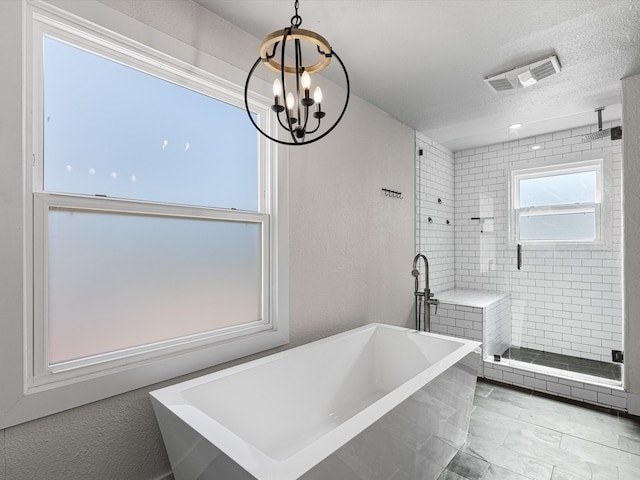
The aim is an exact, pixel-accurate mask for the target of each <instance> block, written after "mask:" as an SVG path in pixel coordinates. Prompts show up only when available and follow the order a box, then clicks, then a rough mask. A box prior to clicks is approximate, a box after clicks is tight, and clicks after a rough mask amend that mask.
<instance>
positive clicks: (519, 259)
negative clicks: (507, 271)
mask: <svg viewBox="0 0 640 480" xmlns="http://www.w3.org/2000/svg"><path fill="white" fill-rule="evenodd" d="M521 268H522V245H520V244H518V270H520V269H521Z"/></svg>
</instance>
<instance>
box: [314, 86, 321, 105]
mask: <svg viewBox="0 0 640 480" xmlns="http://www.w3.org/2000/svg"><path fill="white" fill-rule="evenodd" d="M313 100H314V101H315V102H316V103H322V90H321V89H320V87H316V89H315V90H314V91H313Z"/></svg>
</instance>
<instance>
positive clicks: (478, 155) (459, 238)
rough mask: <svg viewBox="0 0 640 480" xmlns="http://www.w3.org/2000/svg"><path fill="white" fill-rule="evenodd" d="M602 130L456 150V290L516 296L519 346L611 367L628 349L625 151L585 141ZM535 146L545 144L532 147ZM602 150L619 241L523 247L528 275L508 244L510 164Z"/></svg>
mask: <svg viewBox="0 0 640 480" xmlns="http://www.w3.org/2000/svg"><path fill="white" fill-rule="evenodd" d="M607 126H613V124H610V125H605V128H607ZM596 130H597V127H595V126H593V127H583V128H578V129H573V130H566V131H561V132H555V133H553V134H549V135H544V136H540V137H533V138H524V139H520V140H514V141H512V142H508V143H503V144H496V145H490V146H488V147H482V148H476V149H472V150H468V151H463V152H457V153H456V154H455V162H454V165H455V174H454V179H455V180H454V184H455V191H454V198H455V225H454V229H455V287H456V288H471V289H483V290H493V291H500V292H510V293H511V300H512V322H513V323H512V343H513V345H515V346H520V347H526V348H532V349H536V350H542V351H547V352H553V353H559V354H566V355H571V356H576V357H581V358H588V359H592V360H599V361H604V362H611V350H612V349H622V284H621V281H622V248H621V241H622V204H621V193H622V190H621V188H622V187H621V183H622V182H621V166H622V153H621V152H622V149H621V145H620V144H621V142H620V141H613V142H612V141H611V140H610V139H604V140H598V141H596V142H586V143H582V135H584V134H585V133H589V132H592V131H596ZM534 144H535V145H540V146H541V147H542V148H541V149H539V150H531V148H530V147H531V145H534ZM569 154H570V155H569ZM594 154H598V155H599V154H602V155H603V157H604V158H606V159H608V161H609V162H610V166H609V171H610V176H611V179H610V186H611V191H610V192H608V193H609V194H610V195H611V200H612V208H611V210H610V216H611V220H610V224H609V229H608V230H609V231H610V233H611V242H610V244H609V245H604V246H602V247H598V248H593V247H589V248H583V249H573V250H572V249H563V250H560V249H554V248H550V249H541V248H540V247H536V248H535V249H534V248H527V246H526V245H523V267H522V270H518V269H517V267H516V246H515V244H513V243H510V242H509V238H508V182H509V171H510V164H513V162H519V163H518V168H527V165H528V164H529V165H531V164H534V163H539V162H540V160H546V161H557V162H558V163H561V162H562V161H563V160H564V161H567V156H569V158H570V159H571V161H575V160H579V159H581V158H582V157H584V158H585V159H587V158H588V159H592V158H594ZM427 183H428V181H427ZM471 218H479V219H480V220H471Z"/></svg>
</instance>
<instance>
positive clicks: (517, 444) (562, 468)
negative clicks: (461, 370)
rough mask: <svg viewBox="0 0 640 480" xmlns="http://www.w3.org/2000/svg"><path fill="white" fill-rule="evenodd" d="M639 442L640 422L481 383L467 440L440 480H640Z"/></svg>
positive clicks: (629, 417)
mask: <svg viewBox="0 0 640 480" xmlns="http://www.w3.org/2000/svg"><path fill="white" fill-rule="evenodd" d="M633 439H640V418H638V417H634V416H629V415H625V414H620V413H618V412H615V411H611V410H607V409H602V408H596V407H587V406H583V405H577V404H575V403H571V402H564V401H562V400H559V399H557V398H551V397H548V396H546V395H543V394H539V393H536V392H533V391H531V390H526V389H522V388H517V387H512V386H507V385H503V384H499V383H495V382H489V381H485V380H480V379H479V380H478V385H477V388H476V395H475V399H474V409H473V412H472V414H471V422H470V425H469V434H468V436H467V441H466V443H465V445H464V446H463V447H462V449H461V450H460V451H459V452H458V454H457V455H456V456H455V457H454V458H453V460H452V461H451V463H450V464H449V465H448V466H447V468H446V470H445V471H444V472H443V473H442V475H440V477H439V478H438V480H511V479H514V480H637V479H638V478H640V452H639V451H638V450H637V449H636V445H635V441H634V440H633ZM628 440H631V441H630V442H629V441H628Z"/></svg>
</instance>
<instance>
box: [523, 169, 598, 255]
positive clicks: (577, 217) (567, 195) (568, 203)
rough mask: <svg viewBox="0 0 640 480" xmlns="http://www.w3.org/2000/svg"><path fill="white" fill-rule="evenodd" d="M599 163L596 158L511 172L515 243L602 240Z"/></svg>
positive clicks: (588, 241) (592, 241) (591, 241)
mask: <svg viewBox="0 0 640 480" xmlns="http://www.w3.org/2000/svg"><path fill="white" fill-rule="evenodd" d="M602 165H603V163H602V160H595V161H585V162H575V163H567V164H560V165H552V166H548V167H540V168H532V169H523V170H515V171H513V172H512V191H513V197H512V198H513V200H512V204H513V217H512V218H513V223H514V231H515V240H516V242H529V243H549V242H560V243H594V242H599V241H601V239H602V233H601V232H602V227H601V204H602V198H603V187H602V185H603V178H602V170H603V168H602Z"/></svg>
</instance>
